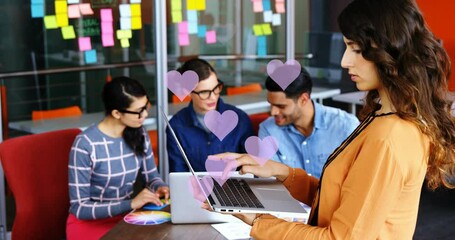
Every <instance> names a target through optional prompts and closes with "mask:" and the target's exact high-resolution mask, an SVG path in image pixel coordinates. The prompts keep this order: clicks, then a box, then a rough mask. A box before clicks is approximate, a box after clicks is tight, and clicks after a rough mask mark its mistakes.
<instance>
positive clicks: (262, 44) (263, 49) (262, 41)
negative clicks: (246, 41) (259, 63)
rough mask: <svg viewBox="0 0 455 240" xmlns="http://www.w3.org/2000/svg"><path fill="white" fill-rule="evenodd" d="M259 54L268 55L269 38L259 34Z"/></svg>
mask: <svg viewBox="0 0 455 240" xmlns="http://www.w3.org/2000/svg"><path fill="white" fill-rule="evenodd" d="M257 39H258V42H257V43H258V45H257V49H258V56H266V55H267V39H266V38H265V36H258V37H257Z"/></svg>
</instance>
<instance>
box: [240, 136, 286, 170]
mask: <svg viewBox="0 0 455 240" xmlns="http://www.w3.org/2000/svg"><path fill="white" fill-rule="evenodd" d="M245 149H246V152H247V153H248V154H250V155H252V156H253V157H254V159H255V160H256V161H257V162H258V163H259V165H261V166H262V165H264V164H265V162H266V161H267V160H269V159H270V158H272V157H273V155H275V154H276V152H277V151H278V142H277V141H276V140H275V138H274V137H272V136H268V137H265V138H264V139H262V140H261V139H260V138H259V137H256V136H251V137H249V138H247V139H246V141H245Z"/></svg>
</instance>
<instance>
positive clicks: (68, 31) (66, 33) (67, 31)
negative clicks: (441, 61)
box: [62, 26, 76, 40]
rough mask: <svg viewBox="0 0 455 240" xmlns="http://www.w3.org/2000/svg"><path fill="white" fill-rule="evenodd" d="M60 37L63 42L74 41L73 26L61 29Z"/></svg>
mask: <svg viewBox="0 0 455 240" xmlns="http://www.w3.org/2000/svg"><path fill="white" fill-rule="evenodd" d="M62 36H63V39H65V40H68V39H75V38H76V33H75V32H74V27H73V26H66V27H62Z"/></svg>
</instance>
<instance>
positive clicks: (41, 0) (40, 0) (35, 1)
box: [31, 0, 44, 5]
mask: <svg viewBox="0 0 455 240" xmlns="http://www.w3.org/2000/svg"><path fill="white" fill-rule="evenodd" d="M31 3H32V4H41V5H44V0H32V2H31Z"/></svg>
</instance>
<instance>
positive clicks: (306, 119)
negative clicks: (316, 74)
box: [259, 68, 359, 178]
mask: <svg viewBox="0 0 455 240" xmlns="http://www.w3.org/2000/svg"><path fill="white" fill-rule="evenodd" d="M312 85H313V83H312V80H311V77H310V75H309V74H308V72H307V71H306V70H305V69H303V68H302V69H301V71H300V74H299V76H298V77H297V79H295V80H294V81H293V82H292V83H291V84H290V85H289V86H288V87H287V88H286V89H285V90H284V91H283V89H282V88H281V87H280V86H279V85H278V84H277V83H276V82H275V81H274V80H272V79H271V78H270V77H268V78H267V79H266V81H265V86H266V88H267V91H268V92H267V101H268V102H269V103H270V105H271V109H270V114H271V115H272V117H270V118H268V119H266V120H265V121H264V122H262V123H261V124H260V125H259V137H260V138H261V139H262V138H265V137H267V136H273V137H274V138H275V139H276V140H277V141H278V143H279V147H278V148H279V150H278V152H277V154H275V156H273V158H272V159H273V160H275V161H278V162H282V163H284V164H287V165H289V166H291V167H293V168H296V167H298V168H302V169H305V170H306V171H307V172H308V174H309V175H311V176H314V177H317V178H319V177H320V176H321V171H322V167H323V166H324V163H325V162H326V160H327V158H328V157H329V155H330V154H331V153H332V152H333V151H334V150H335V148H336V147H338V146H339V145H340V144H341V143H342V142H343V140H344V139H346V138H347V137H348V136H349V134H351V132H352V131H353V130H354V129H355V128H356V127H357V125H358V124H359V120H358V119H357V118H356V117H355V116H354V115H352V114H349V113H347V112H345V111H342V110H340V109H337V108H332V107H327V106H323V105H321V104H318V103H316V102H313V101H312V100H311V98H310V94H311V89H312Z"/></svg>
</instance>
